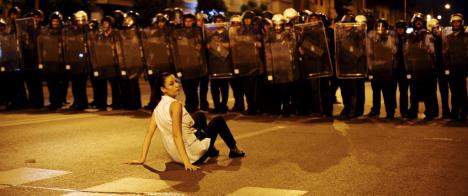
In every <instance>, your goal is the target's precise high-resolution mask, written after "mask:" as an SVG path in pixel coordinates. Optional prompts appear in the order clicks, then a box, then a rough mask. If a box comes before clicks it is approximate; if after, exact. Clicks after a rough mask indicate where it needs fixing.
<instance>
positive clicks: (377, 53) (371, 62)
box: [366, 31, 396, 81]
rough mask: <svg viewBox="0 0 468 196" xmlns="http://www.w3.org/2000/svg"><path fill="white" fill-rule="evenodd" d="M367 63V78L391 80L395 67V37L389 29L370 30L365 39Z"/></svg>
mask: <svg viewBox="0 0 468 196" xmlns="http://www.w3.org/2000/svg"><path fill="white" fill-rule="evenodd" d="M366 50H367V65H368V68H369V79H371V80H377V81H391V80H392V79H393V70H394V69H395V61H394V59H395V56H394V55H395V52H396V38H395V36H394V34H393V33H392V32H391V31H388V32H384V33H381V34H379V33H377V32H376V31H371V32H369V34H368V39H367V46H366Z"/></svg>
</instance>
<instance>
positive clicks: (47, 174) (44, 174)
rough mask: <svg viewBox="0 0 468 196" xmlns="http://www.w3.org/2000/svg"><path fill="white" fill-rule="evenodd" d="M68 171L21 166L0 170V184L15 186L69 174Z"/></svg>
mask: <svg viewBox="0 0 468 196" xmlns="http://www.w3.org/2000/svg"><path fill="white" fill-rule="evenodd" d="M69 173H71V172H69V171H61V170H49V169H39V168H29V167H22V168H17V169H12V170H7V171H1V172H0V184H1V185H11V186H16V185H20V184H26V183H30V182H34V181H38V180H44V179H48V178H54V177H57V176H62V175H65V174H69Z"/></svg>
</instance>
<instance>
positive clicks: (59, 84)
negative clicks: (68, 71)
mask: <svg viewBox="0 0 468 196" xmlns="http://www.w3.org/2000/svg"><path fill="white" fill-rule="evenodd" d="M62 22H63V16H62V14H61V13H60V12H58V11H55V12H53V13H51V14H50V16H49V25H48V26H47V27H45V28H43V29H42V30H41V33H40V35H39V36H45V37H50V39H52V40H58V42H56V43H42V42H43V41H41V45H46V44H56V45H55V46H52V47H51V48H52V49H53V50H57V51H56V52H52V54H56V55H58V56H49V55H47V56H45V54H46V53H47V52H49V51H43V50H45V49H42V48H40V52H41V54H39V57H40V59H41V60H40V61H39V63H40V65H39V66H43V67H44V69H45V74H46V75H45V77H46V81H47V88H48V90H49V102H50V105H49V106H48V107H47V108H48V109H49V110H57V109H60V108H61V107H62V106H63V104H64V103H65V102H66V101H65V96H66V91H67V87H68V79H67V77H66V75H65V74H64V72H63V56H62V55H63V54H62V51H63V49H62V40H61V34H62V28H63V24H62ZM41 45H38V46H40V47H42V46H41ZM44 58H51V59H44ZM44 63H45V64H44Z"/></svg>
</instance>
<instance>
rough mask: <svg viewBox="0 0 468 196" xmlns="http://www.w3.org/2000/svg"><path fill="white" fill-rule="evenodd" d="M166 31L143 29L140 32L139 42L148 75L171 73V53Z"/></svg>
mask: <svg viewBox="0 0 468 196" xmlns="http://www.w3.org/2000/svg"><path fill="white" fill-rule="evenodd" d="M167 36H168V35H167V34H166V31H164V30H157V29H145V30H143V31H142V36H141V39H142V40H141V42H142V46H143V54H144V56H145V61H146V62H145V64H146V69H147V72H148V75H153V74H155V73H163V72H169V73H172V72H173V67H172V53H171V47H170V42H169V39H168V37H167Z"/></svg>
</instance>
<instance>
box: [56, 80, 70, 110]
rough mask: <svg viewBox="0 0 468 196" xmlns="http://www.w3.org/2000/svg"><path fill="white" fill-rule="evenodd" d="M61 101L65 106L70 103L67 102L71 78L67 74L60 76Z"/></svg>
mask: <svg viewBox="0 0 468 196" xmlns="http://www.w3.org/2000/svg"><path fill="white" fill-rule="evenodd" d="M60 78H61V82H60V92H59V93H60V100H61V101H62V103H63V104H65V103H68V101H67V94H68V86H69V85H70V76H69V75H67V74H61V76H60Z"/></svg>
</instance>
